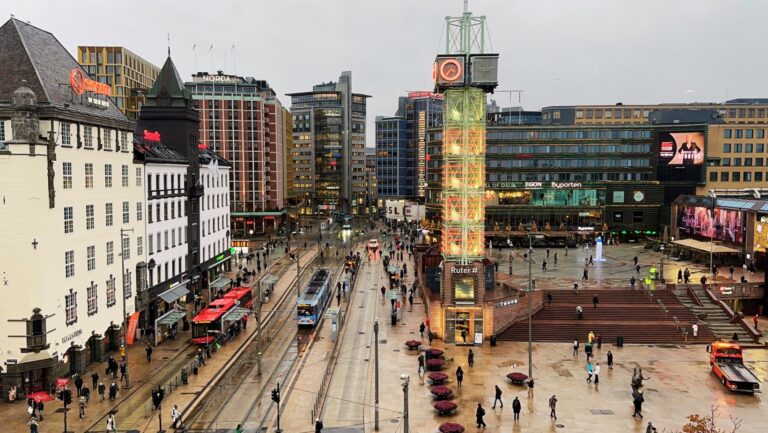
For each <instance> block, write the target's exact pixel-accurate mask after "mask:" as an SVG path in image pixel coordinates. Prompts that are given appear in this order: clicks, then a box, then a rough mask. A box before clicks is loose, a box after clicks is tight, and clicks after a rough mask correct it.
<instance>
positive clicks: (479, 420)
mask: <svg viewBox="0 0 768 433" xmlns="http://www.w3.org/2000/svg"><path fill="white" fill-rule="evenodd" d="M484 416H485V409H483V405H482V404H480V403H478V404H477V410H476V411H475V418H476V422H477V428H480V426H483V428H485V427H486V425H485V421H483V417H484Z"/></svg>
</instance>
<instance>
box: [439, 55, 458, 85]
mask: <svg viewBox="0 0 768 433" xmlns="http://www.w3.org/2000/svg"><path fill="white" fill-rule="evenodd" d="M462 69H463V67H462V65H461V63H459V62H458V61H457V60H456V59H446V60H444V61H443V62H442V63H441V64H440V78H441V79H443V80H444V81H456V80H457V79H458V78H459V77H461V73H462Z"/></svg>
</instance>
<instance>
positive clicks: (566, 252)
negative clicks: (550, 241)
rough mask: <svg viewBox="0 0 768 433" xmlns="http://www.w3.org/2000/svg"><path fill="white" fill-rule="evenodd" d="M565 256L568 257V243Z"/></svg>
mask: <svg viewBox="0 0 768 433" xmlns="http://www.w3.org/2000/svg"><path fill="white" fill-rule="evenodd" d="M565 257H568V245H566V246H565Z"/></svg>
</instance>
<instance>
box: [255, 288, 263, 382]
mask: <svg viewBox="0 0 768 433" xmlns="http://www.w3.org/2000/svg"><path fill="white" fill-rule="evenodd" d="M257 285H258V297H259V298H258V306H259V307H258V308H259V311H258V313H257V314H258V315H257V316H256V326H257V328H256V347H257V348H256V357H257V361H256V362H257V367H256V373H257V374H258V375H259V376H261V302H262V298H261V296H262V294H261V278H259V281H258V283H257Z"/></svg>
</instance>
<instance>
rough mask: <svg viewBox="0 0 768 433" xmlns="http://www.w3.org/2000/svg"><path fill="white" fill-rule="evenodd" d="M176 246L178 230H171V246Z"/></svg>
mask: <svg viewBox="0 0 768 433" xmlns="http://www.w3.org/2000/svg"><path fill="white" fill-rule="evenodd" d="M175 246H176V230H171V247H175Z"/></svg>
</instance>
